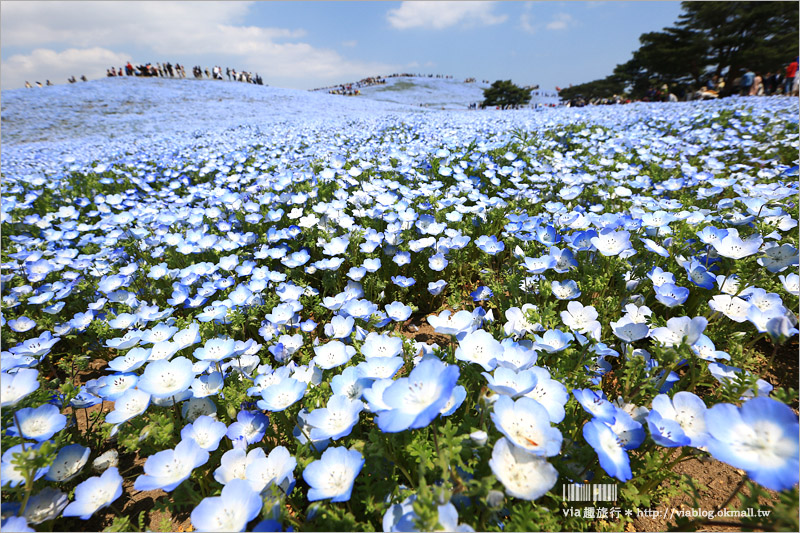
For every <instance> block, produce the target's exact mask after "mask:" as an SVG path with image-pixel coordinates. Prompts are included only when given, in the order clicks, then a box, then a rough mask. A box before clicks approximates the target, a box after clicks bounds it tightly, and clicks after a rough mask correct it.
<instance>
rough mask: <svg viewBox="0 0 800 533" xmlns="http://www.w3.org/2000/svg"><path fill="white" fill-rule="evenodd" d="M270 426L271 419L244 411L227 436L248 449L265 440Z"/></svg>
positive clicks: (229, 429)
mask: <svg viewBox="0 0 800 533" xmlns="http://www.w3.org/2000/svg"><path fill="white" fill-rule="evenodd" d="M289 379H291V378H289ZM273 386H274V385H273ZM268 388H269V387H268ZM268 425H269V419H268V418H267V415H265V414H264V413H260V412H258V411H248V410H246V409H242V410H241V411H239V414H238V415H237V416H236V422H234V423H233V424H231V425H230V426H228V432H227V435H228V438H229V439H231V441H233V443H234V445H235V446H237V447H239V446H240V447H242V448H246V447H247V446H249V445H251V444H253V443H254V442H258V441H260V440H261V439H263V438H264V434H265V433H266V431H267V426H268Z"/></svg>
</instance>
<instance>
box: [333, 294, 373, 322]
mask: <svg viewBox="0 0 800 533" xmlns="http://www.w3.org/2000/svg"><path fill="white" fill-rule="evenodd" d="M342 303H343V305H341V304H340V307H341V310H342V312H344V313H346V314H348V315H350V316H352V317H354V318H360V319H361V320H369V319H370V317H371V316H372V315H373V314H375V313H377V312H378V306H377V305H376V304H374V303H372V302H370V301H369V300H364V299H363V298H354V299H351V300H348V301H347V302H342Z"/></svg>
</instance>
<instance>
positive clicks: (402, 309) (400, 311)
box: [386, 301, 412, 322]
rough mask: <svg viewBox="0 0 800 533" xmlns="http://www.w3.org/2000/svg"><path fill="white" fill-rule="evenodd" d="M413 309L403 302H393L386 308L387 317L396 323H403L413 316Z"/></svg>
mask: <svg viewBox="0 0 800 533" xmlns="http://www.w3.org/2000/svg"><path fill="white" fill-rule="evenodd" d="M411 312H412V309H411V307H410V306H408V305H406V304H404V303H402V302H397V301H395V302H392V303H390V304H389V305H387V306H386V315H387V316H388V317H389V318H391V319H392V320H394V321H395V322H403V321H405V320H406V319H407V318H408V317H410V316H411Z"/></svg>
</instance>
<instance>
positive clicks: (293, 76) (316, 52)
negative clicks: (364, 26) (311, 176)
mask: <svg viewBox="0 0 800 533" xmlns="http://www.w3.org/2000/svg"><path fill="white" fill-rule="evenodd" d="M251 4H252V2H4V3H3V17H2V21H1V23H2V26H1V28H2V32H0V34H1V35H2V37H0V42H2V46H3V47H11V46H13V47H15V48H27V47H35V48H37V49H38V50H37V51H36V52H33V53H27V54H25V55H20V56H19V57H16V56H15V57H16V59H15V61H16V62H17V64H19V63H24V64H25V65H26V68H27V69H28V72H29V73H30V75H31V76H32V75H33V74H34V73H36V75H38V76H39V77H52V78H56V79H58V76H59V75H60V74H50V72H52V71H53V70H52V65H50V64H49V63H47V62H46V61H45V62H42V63H40V64H39V65H40V68H38V69H37V70H36V72H33V71H32V69H33V68H34V61H35V60H40V59H45V58H49V57H52V55H53V54H55V53H56V52H54V51H53V49H56V50H57V49H63V48H66V47H70V48H71V49H76V50H81V49H91V50H95V49H97V50H99V49H105V50H106V51H112V53H117V54H120V53H122V52H126V53H131V52H132V51H134V50H135V51H136V53H137V57H133V58H131V59H132V62H133V63H135V64H137V63H145V62H147V61H152V62H154V63H155V62H156V61H172V62H176V61H177V62H179V63H182V64H192V63H194V62H195V61H197V62H203V64H205V62H214V63H219V62H222V63H221V64H222V65H223V66H231V67H233V68H236V69H237V70H239V69H245V70H249V71H252V72H258V73H259V74H261V76H262V77H263V78H264V80H265V82H267V83H270V84H272V83H273V80H281V81H282V82H284V83H285V80H293V81H291V82H289V84H291V85H295V86H297V85H298V84H302V81H303V80H309V79H312V78H314V81H311V82H309V83H323V82H325V81H331V82H335V81H346V80H349V79H358V78H360V77H364V76H369V75H374V74H380V73H384V72H393V71H394V70H395V68H397V66H396V65H387V64H383V63H377V62H361V61H354V60H350V59H348V58H345V57H343V56H341V55H340V54H339V53H337V52H336V51H334V50H332V49H325V48H317V47H314V46H312V45H310V44H308V43H305V42H302V41H301V39H302V38H303V37H304V36H305V35H306V32H305V31H304V30H303V29H300V28H270V27H258V26H252V25H247V24H246V21H247V19H248V10H249V9H250V6H251ZM48 49H49V50H48ZM45 51H47V52H49V54H46V53H45ZM140 54H146V55H145V56H144V57H138V55H140ZM208 56H213V58H214V59H208V60H206V59H205V57H208ZM99 57H101V56H97V58H96V59H98V58H99ZM125 57H126V58H127V57H128V56H127V55H126V56H125ZM111 59H112V58H111V57H109V60H108V61H107V62H106V63H105V67H104V68H103V69H102V71H101V74H103V75H104V73H105V68H108V67H110V66H119V65H117V63H118V61H116V60H114V61H111ZM9 61H10V58H9V60H4V61H3V64H2V71H3V77H2V79H3V86H4V87H8V88H12V87H19V86H21V84H14V85H12V83H11V82H10V81H9V80H8V79H7V76H9V77H10V76H12V71H11V65H10V64H9ZM209 64H210V63H209ZM87 68H88V67H87ZM95 70H96V69H95ZM86 75H87V76H88V77H91V76H90V74H89V71H87V72H86ZM62 77H63V76H62ZM54 81H55V80H54ZM298 82H299V83H298Z"/></svg>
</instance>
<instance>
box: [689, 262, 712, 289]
mask: <svg viewBox="0 0 800 533" xmlns="http://www.w3.org/2000/svg"><path fill="white" fill-rule="evenodd" d="M683 267H684V268H685V269H686V274H687V275H688V276H689V281H691V282H692V283H694V284H695V285H697V286H698V287H703V288H704V289H709V290H710V289H713V288H714V286H715V285H716V282H717V278H716V276H714V275H712V274H711V273H709V272H708V270H707V269H706V267H705V265H703V264H702V263H701V262H699V261H698V260H697V259H692V261H691V262H687V263H685V264H684V265H683Z"/></svg>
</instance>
